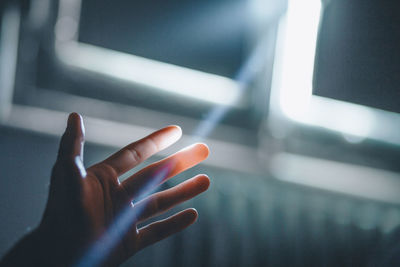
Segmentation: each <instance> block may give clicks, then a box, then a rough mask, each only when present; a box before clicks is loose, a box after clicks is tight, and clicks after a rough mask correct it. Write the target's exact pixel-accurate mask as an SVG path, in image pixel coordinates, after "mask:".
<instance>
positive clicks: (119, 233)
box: [75, 165, 173, 267]
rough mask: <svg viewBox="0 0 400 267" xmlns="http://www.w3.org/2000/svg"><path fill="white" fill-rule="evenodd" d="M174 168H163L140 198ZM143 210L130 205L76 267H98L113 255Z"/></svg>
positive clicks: (151, 190) (169, 166) (143, 190)
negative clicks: (114, 249)
mask: <svg viewBox="0 0 400 267" xmlns="http://www.w3.org/2000/svg"><path fill="white" fill-rule="evenodd" d="M172 168H173V166H171V165H166V166H163V167H162V168H161V169H160V170H158V171H157V173H156V174H155V175H154V176H153V177H152V178H151V179H150V180H149V183H148V184H147V185H146V186H145V187H144V188H143V189H142V191H140V192H139V193H138V196H146V195H148V194H151V192H153V190H154V189H155V188H156V187H157V186H158V185H159V184H160V183H161V182H162V181H164V180H165V179H166V177H167V176H168V174H169V173H170V171H171V170H172ZM143 208H144V207H142V209H138V208H137V207H135V208H134V205H133V204H132V205H128V206H127V207H126V208H125V210H123V211H122V212H121V213H120V215H119V216H118V217H117V218H116V219H115V220H114V223H113V224H112V225H111V226H110V227H109V228H108V230H107V232H106V233H105V234H104V235H103V236H102V237H101V238H100V239H99V240H97V241H96V243H95V244H94V245H93V246H92V247H91V248H90V250H89V251H88V252H87V253H86V254H85V256H84V257H83V258H82V259H80V261H79V262H78V263H77V264H76V265H75V266H76V267H86V266H98V265H100V264H101V263H102V262H103V261H104V260H105V259H106V258H107V256H108V255H109V254H110V253H111V251H112V249H113V248H114V247H115V246H116V245H117V244H118V242H120V241H121V239H122V238H123V236H124V235H125V234H126V233H127V232H128V231H129V230H130V229H131V228H132V227H133V226H134V225H132V223H133V222H134V221H135V220H136V218H137V217H139V215H140V214H141V213H142V212H143Z"/></svg>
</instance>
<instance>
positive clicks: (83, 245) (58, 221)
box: [39, 114, 209, 265]
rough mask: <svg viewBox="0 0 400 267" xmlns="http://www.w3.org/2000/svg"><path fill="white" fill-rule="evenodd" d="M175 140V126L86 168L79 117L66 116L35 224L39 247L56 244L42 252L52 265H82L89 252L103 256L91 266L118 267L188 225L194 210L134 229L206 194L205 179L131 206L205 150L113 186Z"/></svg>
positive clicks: (172, 159)
mask: <svg viewBox="0 0 400 267" xmlns="http://www.w3.org/2000/svg"><path fill="white" fill-rule="evenodd" d="M180 134H181V133H180V129H179V128H178V127H176V126H169V127H166V128H164V129H161V130H159V131H157V132H154V133H153V134H151V135H149V136H147V137H145V138H143V139H141V140H139V141H137V142H134V143H132V144H130V145H128V146H126V147H125V148H123V149H121V150H120V151H118V152H117V153H115V154H114V155H112V156H110V157H109V158H107V159H105V160H104V161H102V162H100V163H98V164H95V165H93V166H91V167H90V168H88V169H87V170H85V168H84V167H83V164H82V151H83V138H84V130H83V123H82V119H81V117H80V116H79V115H78V114H71V115H70V117H69V120H68V127H67V130H66V132H65V134H64V135H63V138H62V140H61V144H60V150H59V156H58V159H57V162H56V164H55V166H54V168H53V172H52V180H51V185H50V195H49V200H48V204H47V207H46V211H45V214H44V216H43V219H42V222H41V225H40V226H39V231H42V232H43V234H42V236H46V240H47V241H46V242H44V243H46V244H51V243H53V242H54V241H56V242H57V243H58V245H57V246H51V245H49V246H48V247H46V248H45V249H46V250H48V252H49V254H51V256H52V257H54V259H55V260H56V261H57V262H60V259H62V258H65V259H66V260H65V262H67V259H73V260H72V262H70V263H74V262H75V263H78V264H79V262H80V261H82V260H83V261H85V260H88V259H89V260H92V261H93V259H92V258H91V256H92V255H91V254H93V253H94V255H98V254H99V252H102V253H103V254H104V255H101V257H99V258H98V259H97V260H98V262H92V263H96V264H100V263H102V264H105V265H118V264H120V263H122V262H123V261H125V260H126V259H128V258H129V257H130V256H132V255H133V254H134V253H136V252H137V251H138V250H140V249H142V248H143V247H145V246H148V245H150V244H152V243H155V242H157V241H159V240H161V239H163V238H165V237H168V236H169V235H171V234H173V233H175V232H178V231H180V230H182V229H184V228H186V227H187V226H189V225H190V224H192V223H193V222H194V221H195V220H196V218H197V212H196V211H195V210H193V209H188V210H185V211H182V212H180V213H178V214H175V215H173V216H171V217H170V218H168V219H166V220H162V221H158V222H155V223H152V224H149V225H147V226H145V227H142V228H140V229H138V228H137V225H138V223H141V222H144V221H146V220H147V219H149V218H152V217H154V216H156V215H159V214H161V213H163V212H165V211H167V210H169V209H170V208H172V207H173V206H175V205H177V204H179V203H181V202H183V201H185V200H188V199H190V198H193V197H194V196H196V195H198V194H200V193H201V192H203V191H205V190H206V189H207V188H208V186H209V179H208V177H207V176H205V175H198V176H196V177H194V178H192V179H189V180H187V181H185V182H183V183H181V184H180V185H178V186H175V187H173V188H170V189H168V190H165V191H162V192H158V193H156V194H153V195H151V196H148V197H146V198H145V199H143V200H141V201H139V202H137V203H135V205H133V204H132V201H134V199H135V198H137V197H138V196H139V195H142V194H143V193H144V191H147V190H148V189H151V188H153V187H155V186H157V185H159V184H160V183H162V182H164V181H165V180H167V179H168V178H170V177H172V176H174V175H176V174H178V173H180V172H182V171H184V170H186V169H188V168H190V167H192V166H194V165H196V164H198V163H199V162H200V161H202V160H204V159H205V158H206V157H207V155H208V148H207V147H206V146H205V145H203V144H196V145H193V146H191V147H189V148H187V149H185V150H182V151H179V152H177V153H175V154H174V155H172V156H170V157H167V158H165V159H163V160H161V161H159V162H156V163H153V164H151V165H149V166H147V167H146V168H144V169H142V170H140V171H139V172H137V173H135V174H133V175H132V176H130V177H128V178H127V179H126V180H125V181H123V182H121V183H120V182H119V180H118V177H119V176H121V175H122V174H123V173H125V172H126V171H128V170H130V169H132V168H133V167H135V166H136V165H138V164H139V163H141V162H142V161H143V160H145V159H147V158H148V157H150V156H151V155H152V154H154V153H156V152H158V151H159V150H162V149H164V148H165V147H167V146H169V145H171V144H172V143H174V142H175V141H176V140H178V139H179V137H180ZM127 218H129V219H127ZM115 225H117V226H115ZM121 228H122V229H121ZM116 232H117V233H118V234H117V235H116ZM111 239H115V240H111ZM96 249H97V251H96ZM108 250H110V251H108ZM85 257H86V258H85ZM96 257H97V256H96ZM70 263H69V264H70Z"/></svg>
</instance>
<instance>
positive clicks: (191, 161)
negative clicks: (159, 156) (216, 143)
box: [121, 143, 209, 198]
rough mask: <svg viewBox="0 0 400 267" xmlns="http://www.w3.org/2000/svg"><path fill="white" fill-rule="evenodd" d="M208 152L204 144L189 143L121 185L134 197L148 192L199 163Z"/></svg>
mask: <svg viewBox="0 0 400 267" xmlns="http://www.w3.org/2000/svg"><path fill="white" fill-rule="evenodd" d="M208 154H209V149H208V146H207V145H206V144H202V143H198V144H194V145H191V146H189V147H186V148H184V149H182V150H180V151H178V152H176V153H175V154H173V155H171V156H169V157H167V158H165V159H163V160H160V161H158V162H155V163H153V164H150V165H149V166H147V167H146V168H144V169H142V170H140V171H139V172H137V173H135V174H133V175H132V176H130V177H129V178H127V179H126V180H125V181H123V182H122V184H121V185H122V186H123V188H124V189H125V191H126V192H127V193H128V195H129V196H130V197H132V198H136V197H138V196H140V195H144V194H146V193H148V191H150V190H151V189H153V188H154V187H156V186H158V185H160V184H162V183H163V182H165V181H166V180H168V179H169V178H171V177H173V176H175V175H177V174H179V173H181V172H183V171H185V170H187V169H189V168H192V167H193V166H195V165H197V164H199V163H200V162H202V161H203V160H205V159H206V158H207V157H208Z"/></svg>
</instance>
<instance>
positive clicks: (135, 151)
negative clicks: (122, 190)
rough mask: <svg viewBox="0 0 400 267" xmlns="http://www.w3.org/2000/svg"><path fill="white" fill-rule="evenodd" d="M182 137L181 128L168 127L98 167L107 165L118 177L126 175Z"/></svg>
mask: <svg viewBox="0 0 400 267" xmlns="http://www.w3.org/2000/svg"><path fill="white" fill-rule="evenodd" d="M181 135H182V130H181V128H180V127H179V126H175V125H172V126H167V127H165V128H163V129H160V130H158V131H156V132H154V133H152V134H150V135H148V136H146V137H144V138H142V139H140V140H138V141H136V142H134V143H131V144H129V145H127V146H126V147H124V148H122V149H121V150H119V151H118V152H116V153H115V154H113V155H111V156H110V157H108V158H107V159H105V160H104V161H102V162H100V163H99V164H96V166H98V167H99V166H100V167H101V166H102V165H107V167H111V168H113V170H114V171H115V173H116V174H117V176H120V175H122V174H124V173H125V172H127V171H129V170H130V169H132V168H133V167H135V166H136V165H138V164H140V163H141V162H143V161H144V160H146V159H147V158H149V157H150V156H152V155H153V154H155V153H157V152H159V151H160V150H163V149H165V148H167V147H168V146H170V145H172V144H173V143H175V142H176V141H177V140H179V138H180V137H181Z"/></svg>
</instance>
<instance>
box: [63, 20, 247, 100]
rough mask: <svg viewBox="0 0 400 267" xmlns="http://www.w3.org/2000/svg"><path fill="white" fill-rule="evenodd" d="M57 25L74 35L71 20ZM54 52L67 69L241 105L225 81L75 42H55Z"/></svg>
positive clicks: (230, 83) (235, 90) (237, 90)
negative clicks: (74, 68) (72, 68)
mask: <svg viewBox="0 0 400 267" xmlns="http://www.w3.org/2000/svg"><path fill="white" fill-rule="evenodd" d="M67 22H68V23H67ZM57 25H59V29H65V31H68V32H67V33H65V34H66V35H68V36H70V35H71V34H73V33H70V32H69V31H72V30H71V28H73V25H72V23H71V21H70V20H66V21H59V23H58V24H57ZM71 25H72V26H71ZM59 34H60V35H61V36H63V34H62V33H59ZM56 52H57V54H58V57H59V59H60V60H61V61H63V62H64V63H65V64H67V65H69V66H73V67H77V68H80V69H84V70H87V71H91V72H95V73H99V74H102V75H105V76H108V77H112V78H117V79H120V80H123V81H127V82H131V83H134V84H138V85H140V86H144V87H149V88H152V89H156V90H160V91H165V92H170V93H174V94H177V95H181V96H184V97H188V98H194V99H197V100H200V101H205V102H210V103H214V104H218V105H226V106H240V105H241V103H240V88H239V85H238V84H237V83H236V82H235V81H234V80H232V79H229V78H226V77H222V76H219V75H215V74H210V73H205V72H201V71H197V70H193V69H189V68H184V67H180V66H176V65H173V64H168V63H163V62H160V61H156V60H151V59H147V58H144V57H139V56H135V55H131V54H127V53H122V52H118V51H115V50H111V49H106V48H102V47H99V46H94V45H89V44H84V43H78V42H67V43H62V42H58V43H57V45H56Z"/></svg>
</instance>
